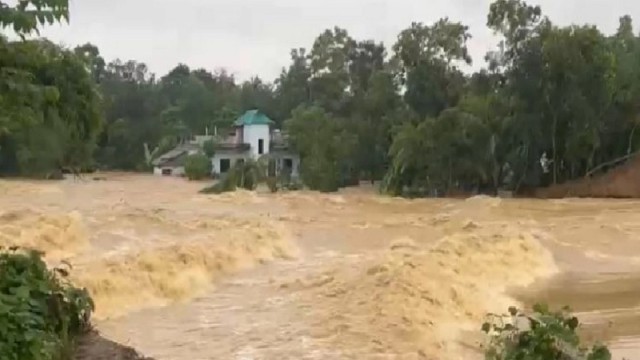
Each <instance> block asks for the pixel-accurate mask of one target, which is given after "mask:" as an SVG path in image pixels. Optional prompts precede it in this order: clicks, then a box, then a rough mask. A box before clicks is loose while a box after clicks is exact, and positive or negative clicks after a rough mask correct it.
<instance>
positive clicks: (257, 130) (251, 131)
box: [243, 125, 271, 159]
mask: <svg viewBox="0 0 640 360" xmlns="http://www.w3.org/2000/svg"><path fill="white" fill-rule="evenodd" d="M260 139H263V140H264V146H263V150H264V153H263V154H268V153H269V147H270V146H271V136H270V133H269V125H245V126H244V141H243V142H244V143H245V144H249V145H251V150H250V154H251V156H252V157H253V158H254V159H257V158H259V157H260V154H258V142H259V140H260Z"/></svg>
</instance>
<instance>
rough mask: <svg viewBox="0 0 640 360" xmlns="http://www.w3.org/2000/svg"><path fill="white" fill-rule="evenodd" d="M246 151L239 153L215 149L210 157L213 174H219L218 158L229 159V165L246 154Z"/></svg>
mask: <svg viewBox="0 0 640 360" xmlns="http://www.w3.org/2000/svg"><path fill="white" fill-rule="evenodd" d="M248 154H249V153H248V152H245V153H240V152H237V151H233V152H231V151H228V152H227V151H216V153H215V155H214V156H213V158H211V165H212V167H211V168H212V171H213V173H214V174H220V160H221V159H229V160H231V167H233V165H234V164H235V163H236V161H238V159H244V158H246V157H247V156H248Z"/></svg>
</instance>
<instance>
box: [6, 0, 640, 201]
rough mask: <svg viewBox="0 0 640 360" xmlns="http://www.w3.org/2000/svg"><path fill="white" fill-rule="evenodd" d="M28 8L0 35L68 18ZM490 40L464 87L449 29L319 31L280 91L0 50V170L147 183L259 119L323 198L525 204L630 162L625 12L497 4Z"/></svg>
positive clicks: (457, 30)
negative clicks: (458, 196)
mask: <svg viewBox="0 0 640 360" xmlns="http://www.w3.org/2000/svg"><path fill="white" fill-rule="evenodd" d="M30 3H31V4H32V5H33V4H35V5H37V4H44V3H47V4H49V5H50V6H52V9H53V10H51V12H50V13H47V14H45V15H42V14H40V15H41V16H40V15H38V14H37V13H34V12H25V11H21V9H19V8H17V7H10V6H8V5H5V4H3V3H2V2H0V24H2V25H3V26H5V27H6V26H12V27H13V31H14V32H16V33H18V34H26V33H29V32H31V31H32V30H34V29H36V28H37V25H38V23H47V22H48V23H51V22H54V21H57V20H58V19H63V18H64V15H65V14H66V11H67V10H65V9H66V6H67V3H66V0H39V1H35V0H32V1H31V2H30ZM22 4H24V2H23V3H22ZM61 4H62V5H61ZM56 6H62V8H56ZM61 9H62V10H61ZM22 10H24V9H22ZM21 13H24V14H27V15H19V14H21ZM32 15H33V17H29V16H32ZM487 26H488V27H489V28H490V29H491V30H493V31H494V32H495V34H496V35H498V36H499V38H500V43H499V45H498V46H497V47H496V48H495V49H493V50H492V51H490V52H489V53H487V55H486V56H485V59H484V60H485V62H486V66H484V67H483V68H482V69H481V70H479V71H476V72H473V73H467V72H464V71H463V70H462V67H463V65H464V64H471V63H472V59H471V57H470V55H469V51H468V48H467V42H468V41H469V39H470V38H471V34H470V32H469V28H468V27H467V26H465V25H464V24H462V23H459V22H455V21H453V20H450V19H449V18H443V19H441V20H439V21H437V22H435V23H433V24H424V23H418V22H416V23H413V24H411V25H410V26H409V27H408V28H407V29H405V30H403V31H402V32H400V34H399V35H398V37H397V41H396V42H395V43H394V44H393V45H392V46H391V47H390V48H386V47H385V45H384V44H382V43H381V42H377V41H374V40H361V39H355V38H353V37H352V36H351V35H349V33H348V32H347V30H345V29H342V28H339V27H336V28H333V29H328V30H326V31H324V32H322V33H321V34H320V35H319V36H318V37H317V38H316V39H315V41H314V42H313V43H312V44H311V47H310V48H308V49H305V48H299V49H294V50H292V51H291V60H290V63H289V64H288V65H287V66H286V67H284V68H283V70H282V72H281V74H280V75H279V76H278V77H277V78H276V79H275V80H273V81H264V80H263V79H260V78H259V77H254V78H252V79H250V80H248V81H243V82H240V81H237V80H236V79H235V78H234V76H233V75H231V74H229V73H228V72H226V71H225V70H216V71H214V72H210V71H208V70H206V69H191V68H189V67H188V66H187V65H184V64H179V65H177V66H176V67H175V68H174V69H173V70H171V71H170V72H169V73H168V74H166V75H164V76H163V77H160V78H156V76H155V75H154V74H152V73H151V72H150V71H149V69H148V67H147V66H146V65H145V64H144V63H142V62H139V61H135V60H128V61H121V60H113V61H110V62H107V61H106V60H105V59H104V58H103V57H102V56H101V55H100V51H99V49H98V48H97V47H96V46H94V45H91V44H86V45H83V46H79V47H77V48H75V49H67V48H63V47H60V46H58V45H56V44H53V43H51V42H49V41H47V40H46V39H37V40H18V41H9V40H8V39H7V38H6V37H4V36H3V37H1V38H0V47H1V48H0V66H1V69H2V70H1V71H0V91H1V92H0V174H21V175H33V176H48V175H49V174H51V173H53V172H55V170H57V169H60V168H64V167H67V166H69V167H70V166H74V167H86V168H104V169H122V170H145V169H147V168H148V166H149V160H150V157H152V156H153V154H160V153H162V152H163V151H165V150H168V149H170V148H172V147H173V146H175V145H176V144H177V143H178V142H180V141H182V140H184V139H187V138H189V137H190V136H192V135H195V134H203V133H205V132H206V131H209V132H212V131H213V130H214V129H225V128H227V127H229V126H230V125H231V123H232V122H233V120H234V119H235V118H236V117H237V116H238V115H240V114H241V113H242V112H244V111H245V110H249V109H253V108H257V109H260V110H261V111H263V112H265V113H266V114H267V115H268V116H269V117H271V118H272V119H274V120H275V121H276V122H277V125H278V126H279V127H282V128H284V129H285V130H286V131H287V132H288V133H289V135H290V140H291V143H292V146H294V147H295V148H296V150H297V151H299V152H300V154H301V157H302V168H301V173H302V177H303V180H304V182H305V183H306V184H307V186H309V187H310V188H312V189H317V190H323V191H333V190H337V189H338V188H340V187H343V186H347V185H350V184H354V183H357V182H358V181H359V180H365V179H366V180H372V181H373V180H381V184H382V185H381V186H382V190H383V191H385V192H387V193H391V194H394V195H421V196H422V195H436V194H448V193H454V192H457V191H464V192H468V191H480V192H488V193H492V192H495V191H497V190H498V189H510V190H515V191H523V190H526V189H528V188H535V187H540V186H547V185H550V184H556V183H562V182H565V181H569V180H572V179H577V178H581V177H585V176H589V175H592V174H593V173H595V172H597V171H600V170H605V169H606V165H607V164H609V163H612V161H613V162H614V163H615V161H616V160H618V159H625V158H627V157H630V156H631V155H633V154H634V153H635V152H636V151H638V146H639V145H640V143H639V141H640V139H639V138H638V132H637V131H636V129H637V127H638V124H640V118H639V116H638V115H639V110H640V109H639V108H640V66H639V65H640V35H638V34H636V33H634V30H633V25H632V19H631V18H630V17H629V16H623V17H621V18H620V25H619V28H618V30H617V32H615V33H614V34H604V33H603V32H602V31H600V30H599V29H598V28H597V27H595V26H592V25H571V26H559V25H557V24H554V23H553V22H552V21H551V20H550V19H549V18H548V17H546V16H544V15H543V12H542V9H540V7H537V6H532V5H529V4H527V3H526V2H524V1H522V0H496V1H494V2H493V3H492V4H491V5H490V7H489V12H488V16H487ZM478 60H479V59H476V61H478Z"/></svg>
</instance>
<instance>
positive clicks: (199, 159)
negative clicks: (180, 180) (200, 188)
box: [184, 154, 211, 180]
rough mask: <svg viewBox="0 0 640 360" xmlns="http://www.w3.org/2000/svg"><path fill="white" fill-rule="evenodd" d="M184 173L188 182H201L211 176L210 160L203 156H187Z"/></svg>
mask: <svg viewBox="0 0 640 360" xmlns="http://www.w3.org/2000/svg"><path fill="white" fill-rule="evenodd" d="M184 172H185V174H186V175H187V178H189V180H202V179H204V178H206V177H208V176H210V175H211V160H209V158H208V157H207V156H206V155H204V154H194V155H189V156H187V159H186V160H185V163H184Z"/></svg>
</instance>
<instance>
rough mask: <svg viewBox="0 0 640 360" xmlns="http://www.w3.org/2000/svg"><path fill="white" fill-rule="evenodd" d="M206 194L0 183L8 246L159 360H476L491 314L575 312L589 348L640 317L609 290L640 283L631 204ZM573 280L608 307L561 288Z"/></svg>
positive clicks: (100, 321) (623, 336) (112, 331)
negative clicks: (34, 252)
mask: <svg viewBox="0 0 640 360" xmlns="http://www.w3.org/2000/svg"><path fill="white" fill-rule="evenodd" d="M202 186H203V185H202V184H198V183H188V182H186V181H182V180H180V179H159V178H154V177H150V176H135V175H127V174H109V175H108V176H107V177H106V181H100V182H98V181H95V182H94V181H86V182H82V181H71V180H68V181H63V182H59V183H52V182H17V181H3V182H0V199H1V203H2V207H1V208H0V245H2V246H13V245H17V246H23V247H30V248H34V249H38V250H42V251H44V252H45V253H46V259H47V261H48V262H50V263H51V264H57V263H59V262H61V261H67V262H69V263H71V264H72V265H73V268H74V269H73V272H72V274H73V279H72V281H73V282H75V283H76V284H78V285H81V286H84V287H86V288H87V289H88V290H89V291H90V293H91V294H92V296H93V297H94V299H95V301H96V305H97V326H98V328H99V329H100V330H101V331H102V332H103V333H104V334H105V335H106V336H107V337H109V338H110V339H112V340H114V341H118V342H122V343H126V344H127V345H131V346H134V347H136V348H138V349H139V350H140V351H141V352H143V353H145V354H148V355H150V356H154V357H156V358H157V359H301V358H304V359H341V358H344V359H378V358H383V357H384V358H399V359H414V358H416V359H417V358H429V359H431V358H437V359H467V358H471V359H473V358H481V353H480V350H479V344H480V342H481V341H482V337H481V336H480V334H479V332H478V331H477V330H478V329H479V325H480V324H481V323H482V321H483V319H484V317H485V315H486V314H487V313H488V312H501V311H503V310H505V309H506V307H508V306H510V305H527V304H529V303H530V302H532V301H535V300H537V299H544V300H545V301H549V302H550V303H552V304H558V305H565V304H566V305H572V306H574V307H576V310H577V311H579V313H580V314H581V316H583V318H584V319H587V320H588V321H587V323H589V324H590V325H589V329H586V333H587V334H590V332H589V331H591V333H594V332H597V333H598V334H600V335H602V332H599V331H600V329H602V324H606V323H607V322H608V321H609V320H611V316H614V315H615V314H619V313H620V311H623V312H624V313H625V314H626V317H625V319H627V320H628V319H629V318H632V319H637V318H640V315H639V313H640V311H639V310H638V305H639V304H638V303H639V302H640V300H637V301H635V302H634V301H628V299H629V298H633V297H634V296H635V299H640V290H638V287H637V286H635V289H637V292H638V293H635V294H627V296H625V297H624V299H625V300H624V301H623V302H621V301H622V300H620V301H617V299H623V298H622V297H616V294H618V293H619V288H618V287H616V285H612V284H615V281H618V280H619V279H622V278H624V279H628V278H630V277H632V278H633V276H635V275H636V274H640V247H639V246H638V241H639V239H640V211H638V210H640V202H637V201H607V200H597V201H595V200H594V201H587V200H554V201H549V200H545V201H543V200H511V199H510V200H506V199H505V200H500V199H494V198H487V197H474V198H471V199H468V200H466V201H464V200H412V201H410V200H404V199H395V198H387V197H381V196H379V195H375V194H374V193H373V191H372V189H364V188H359V189H352V190H347V191H344V192H342V193H340V194H336V195H321V194H316V193H309V192H299V193H295V192H294V193H288V194H275V195H272V194H263V193H250V192H237V193H231V194H225V195H220V196H215V195H200V194H198V193H197V192H198V190H199V189H200V188H201V187H202ZM611 273H615V274H618V275H616V276H615V277H614V279H613V280H612V279H609V280H608V281H604V280H602V274H611ZM567 278H572V279H574V280H572V283H574V284H578V283H580V282H584V283H585V284H586V283H588V284H591V285H589V286H590V287H589V289H591V290H592V291H594V292H597V293H599V295H600V296H601V298H602V299H601V301H600V302H599V303H597V304H596V303H589V304H588V306H587V304H585V303H584V302H581V299H582V298H584V296H583V295H584V294H581V293H580V292H579V291H578V290H576V289H578V288H579V286H574V287H573V289H574V290H570V289H571V287H567V286H560V287H558V286H557V284H559V283H562V281H566V279H567ZM636 278H637V277H636ZM563 279H565V280H563ZM598 284H601V285H598ZM560 288H567V289H569V290H567V292H563V291H562V289H560ZM550 294H551V295H550ZM607 294H611V296H610V297H607ZM612 310H616V311H613V312H612ZM611 314H613V315H611ZM620 324H621V325H620V326H617V325H616V324H614V325H613V327H612V330H611V331H609V333H607V334H605V337H606V339H605V340H607V341H609V342H611V343H612V344H613V349H614V351H616V356H620V357H621V356H626V355H628V354H633V353H635V352H634V351H640V350H638V349H640V347H639V345H638V341H637V339H638V333H639V332H640V331H638V329H634V327H633V326H627V327H624V326H623V325H624V324H623V323H622V322H620ZM150 330H153V331H150ZM385 356H386V357H385Z"/></svg>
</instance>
